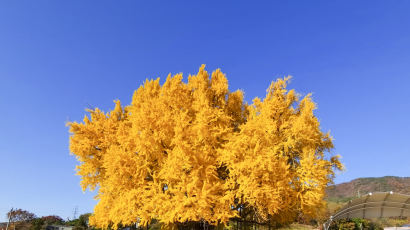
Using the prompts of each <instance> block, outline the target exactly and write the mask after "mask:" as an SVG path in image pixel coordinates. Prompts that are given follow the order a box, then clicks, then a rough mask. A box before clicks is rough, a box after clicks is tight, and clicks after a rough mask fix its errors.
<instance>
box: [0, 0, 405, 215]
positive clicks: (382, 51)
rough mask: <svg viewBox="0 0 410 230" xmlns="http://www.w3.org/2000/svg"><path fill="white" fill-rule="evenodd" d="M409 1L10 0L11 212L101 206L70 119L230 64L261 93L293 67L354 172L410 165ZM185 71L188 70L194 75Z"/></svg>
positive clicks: (0, 113)
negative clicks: (80, 170) (150, 84)
mask: <svg viewBox="0 0 410 230" xmlns="http://www.w3.org/2000/svg"><path fill="white" fill-rule="evenodd" d="M409 12H410V1H399V0H397V1H374V0H372V1H345V0H343V1H267V2H258V3H255V1H248V2H239V1H214V2H211V1H203V2H201V3H199V2H198V1H185V2H182V1H175V2H173V3H168V2H166V3H165V1H163V2H159V1H126V0H124V1H80V0H74V1H42V0H39V1H31V0H25V1H23V0H22V1H13V0H6V1H1V2H0V118H1V119H0V156H1V158H0V161H1V166H0V221H2V220H5V214H6V211H7V210H8V209H10V208H11V207H16V208H23V209H27V210H29V211H32V212H34V213H36V214H37V215H38V216H42V215H51V214H56V215H60V216H62V217H63V218H67V217H70V218H72V215H73V209H74V208H75V206H78V211H79V213H84V212H90V211H92V208H93V205H94V204H95V203H96V202H95V201H94V200H93V196H94V195H95V194H94V193H90V192H87V193H85V194H84V193H82V191H81V188H80V186H79V177H77V176H75V175H74V167H75V165H76V160H75V158H74V157H73V156H70V155H69V150H68V138H69V133H68V129H67V127H66V126H65V123H66V122H67V121H78V120H80V119H82V117H83V116H84V114H85V111H84V109H85V108H86V107H89V106H96V107H100V108H102V109H104V110H107V109H109V108H112V107H113V103H112V101H113V100H114V99H120V100H122V101H124V102H125V103H129V102H130V99H131V96H132V93H133V90H134V89H136V88H138V86H139V85H140V84H141V83H142V82H143V80H144V79H145V78H156V77H162V78H164V77H166V75H167V74H168V73H179V72H183V73H185V74H186V75H187V74H188V73H196V71H197V69H198V68H199V66H200V65H201V64H207V69H208V70H210V71H211V70H213V69H215V68H222V71H223V72H225V73H226V74H227V77H228V79H229V83H230V88H231V89H232V90H235V89H238V88H239V89H242V90H244V91H245V93H246V99H247V100H248V101H250V100H251V99H252V98H253V97H255V96H260V97H263V96H264V94H265V90H266V88H267V87H268V85H269V83H270V82H271V81H272V80H274V79H276V78H278V77H283V76H285V75H292V76H293V81H292V84H291V85H290V87H291V88H295V89H296V90H297V91H298V92H300V93H302V94H306V93H309V92H312V93H313V95H314V96H313V97H314V100H315V101H316V102H317V104H318V110H317V113H316V114H317V116H318V117H319V119H320V121H321V124H322V128H323V130H324V131H328V130H330V131H331V134H332V135H333V136H334V137H335V145H336V148H335V149H334V153H337V154H341V155H342V156H343V159H342V160H343V162H344V164H345V165H346V168H347V170H346V171H345V172H344V173H341V174H339V175H338V176H337V178H336V182H337V183H340V182H345V181H349V180H351V179H354V178H357V177H370V176H374V177H376V176H385V175H394V176H410V166H409V164H410V135H409V130H410V119H409V117H410V116H409V114H410V102H409V98H410V90H409V89H410V14H409ZM186 75H185V76H186Z"/></svg>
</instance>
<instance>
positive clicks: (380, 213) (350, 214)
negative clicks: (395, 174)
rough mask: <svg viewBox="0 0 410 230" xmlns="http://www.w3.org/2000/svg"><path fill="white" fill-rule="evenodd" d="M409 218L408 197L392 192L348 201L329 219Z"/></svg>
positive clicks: (409, 203)
mask: <svg viewBox="0 0 410 230" xmlns="http://www.w3.org/2000/svg"><path fill="white" fill-rule="evenodd" d="M383 217H410V195H404V194H399V193H394V192H379V193H369V194H367V195H366V196H362V197H360V198H357V199H354V200H351V201H349V203H348V204H347V205H345V206H344V207H343V208H342V209H341V210H340V211H339V212H337V213H336V214H334V215H333V216H332V217H331V219H333V220H338V219H344V218H383Z"/></svg>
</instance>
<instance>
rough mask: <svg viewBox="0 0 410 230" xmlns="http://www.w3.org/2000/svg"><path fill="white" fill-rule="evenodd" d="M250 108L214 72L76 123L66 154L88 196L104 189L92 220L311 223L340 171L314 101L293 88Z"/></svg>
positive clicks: (149, 90) (170, 81)
mask: <svg viewBox="0 0 410 230" xmlns="http://www.w3.org/2000/svg"><path fill="white" fill-rule="evenodd" d="M288 81H289V78H284V79H278V80H277V81H275V82H272V84H271V85H270V86H269V88H268V90H267V94H266V97H265V98H264V99H259V98H255V99H254V100H253V103H252V104H247V103H245V102H244V98H243V92H242V91H239V90H238V91H234V92H231V91H230V90H229V89H228V81H227V79H226V77H225V75H224V74H223V73H222V72H221V71H220V70H219V69H218V70H216V71H214V72H213V73H212V74H211V76H209V74H208V72H207V71H206V70H205V66H202V67H201V68H200V69H199V72H198V73H197V74H196V75H191V76H189V77H188V79H187V80H186V81H183V77H182V74H176V75H174V76H171V75H169V76H168V77H167V79H166V80H165V83H164V84H162V85H161V84H160V82H159V79H157V80H147V81H146V82H145V83H144V84H143V85H141V86H140V87H139V88H138V89H137V90H136V91H135V93H134V95H133V97H132V102H131V104H130V105H127V106H122V105H121V104H120V101H115V108H114V109H113V110H112V111H110V112H107V113H105V112H103V111H101V110H99V109H97V108H96V109H92V110H88V112H89V116H85V117H84V121H83V122H81V123H78V122H71V123H69V127H70V132H71V134H72V135H71V136H70V151H71V152H72V153H73V154H74V155H75V156H76V158H77V159H78V161H79V165H78V166H77V174H78V175H80V176H81V185H82V188H83V190H86V189H87V188H89V189H91V190H94V189H97V190H98V195H97V196H96V199H97V200H98V203H97V205H96V206H95V208H94V213H93V215H92V216H91V217H90V223H91V224H92V225H94V226H97V227H101V228H108V227H110V228H116V227H117V226H126V225H132V224H135V223H138V224H139V225H140V226H141V225H143V226H146V225H147V224H149V223H150V222H151V221H152V220H154V219H155V220H156V221H159V222H161V223H163V226H165V227H166V226H168V227H172V226H174V227H175V226H178V225H180V224H184V223H188V222H189V223H192V222H194V223H195V222H201V223H207V224H208V225H218V224H219V225H222V224H226V223H228V222H229V221H230V220H234V219H236V220H248V221H253V222H257V223H264V224H281V223H287V222H290V221H293V220H295V218H296V217H297V216H299V215H304V216H310V217H314V216H315V215H316V214H317V213H319V211H318V210H320V209H321V208H322V207H323V197H324V193H325V188H326V186H327V185H328V184H329V183H332V180H333V177H334V171H335V170H338V169H341V168H342V165H341V163H340V162H339V160H338V156H337V155H333V156H331V154H330V150H331V149H332V148H333V144H332V138H331V137H330V135H329V134H328V133H323V132H322V131H321V130H320V123H319V121H318V119H317V117H316V116H315V115H314V112H313V111H314V109H315V104H314V103H313V102H312V99H311V96H310V95H307V96H305V97H303V98H299V96H298V95H297V94H296V93H295V92H294V90H287V89H286V86H287V83H288Z"/></svg>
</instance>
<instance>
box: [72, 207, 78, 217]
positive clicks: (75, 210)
mask: <svg viewBox="0 0 410 230" xmlns="http://www.w3.org/2000/svg"><path fill="white" fill-rule="evenodd" d="M77 213H78V206H75V208H74V211H73V220H75V219H77Z"/></svg>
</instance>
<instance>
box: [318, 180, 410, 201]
mask: <svg viewBox="0 0 410 230" xmlns="http://www.w3.org/2000/svg"><path fill="white" fill-rule="evenodd" d="M390 191H393V192H395V193H401V194H407V195H410V177H397V176H384V177H363V178H357V179H354V180H352V181H350V182H345V183H340V184H336V185H331V186H329V187H328V188H327V189H326V200H328V201H336V202H345V201H348V200H350V199H352V198H355V197H360V196H363V195H365V194H368V193H369V192H390Z"/></svg>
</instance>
